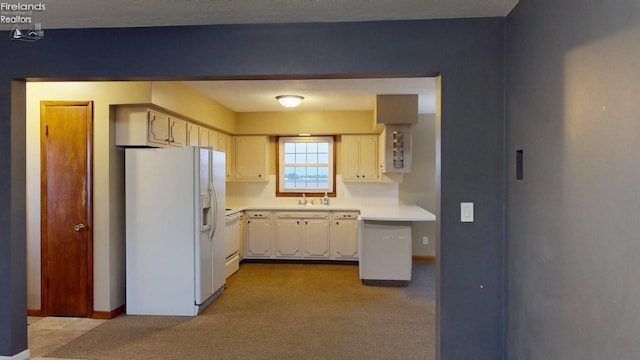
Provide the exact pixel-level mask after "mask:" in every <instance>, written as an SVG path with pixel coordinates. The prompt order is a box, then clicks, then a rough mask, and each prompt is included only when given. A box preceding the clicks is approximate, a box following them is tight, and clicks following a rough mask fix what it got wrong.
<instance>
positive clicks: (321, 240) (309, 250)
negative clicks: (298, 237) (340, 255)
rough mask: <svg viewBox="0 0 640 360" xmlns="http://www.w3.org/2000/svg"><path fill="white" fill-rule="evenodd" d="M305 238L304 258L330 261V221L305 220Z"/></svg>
mask: <svg viewBox="0 0 640 360" xmlns="http://www.w3.org/2000/svg"><path fill="white" fill-rule="evenodd" d="M302 221H304V236H303V238H302V243H303V249H304V257H305V258H316V259H328V258H329V256H330V253H329V220H327V219H322V220H321V219H303V220H302Z"/></svg>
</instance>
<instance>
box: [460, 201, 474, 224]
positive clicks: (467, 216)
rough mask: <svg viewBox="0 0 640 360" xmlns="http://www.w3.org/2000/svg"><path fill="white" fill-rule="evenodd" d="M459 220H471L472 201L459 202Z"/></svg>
mask: <svg viewBox="0 0 640 360" xmlns="http://www.w3.org/2000/svg"><path fill="white" fill-rule="evenodd" d="M460 222H473V203H472V202H462V203H460Z"/></svg>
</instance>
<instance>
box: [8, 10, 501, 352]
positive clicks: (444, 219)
mask: <svg viewBox="0 0 640 360" xmlns="http://www.w3.org/2000/svg"><path fill="white" fill-rule="evenodd" d="M45 31H46V33H45V38H44V39H43V40H40V41H37V42H33V43H21V42H18V41H9V40H4V41H0V54H11V56H2V57H0V129H1V130H4V131H5V133H7V132H8V131H9V130H11V131H12V132H14V133H15V134H14V135H15V136H16V138H17V140H16V141H17V142H16V144H17V146H16V147H15V148H14V149H10V147H9V144H8V142H7V141H5V142H2V143H0V200H2V201H0V219H2V220H1V221H2V222H1V223H0V225H3V226H0V239H1V241H0V269H2V270H3V271H2V272H0V290H1V291H2V296H0V298H1V299H2V300H0V301H2V302H0V314H3V316H2V318H1V319H0V339H1V340H0V356H2V355H12V354H15V353H16V352H17V351H21V350H22V349H24V348H25V347H26V339H25V336H23V333H26V331H25V328H26V325H25V322H26V314H25V310H24V308H25V304H26V300H25V293H26V289H25V283H24V271H25V263H24V262H25V253H24V242H25V235H24V209H23V205H24V195H25V194H24V165H23V164H22V163H23V162H24V154H23V153H22V152H23V151H24V143H22V146H20V142H21V141H22V142H23V140H20V139H19V138H22V139H23V138H24V124H21V123H20V120H19V119H17V120H16V121H14V122H13V123H12V122H11V120H10V104H9V94H10V92H9V90H10V89H9V84H10V82H9V80H10V79H14V78H28V77H33V78H52V77H55V78H62V79H83V78H84V79H87V78H101V79H110V78H111V79H113V78H129V79H132V78H137V79H140V78H173V79H176V78H181V77H182V78H184V77H190V78H206V77H216V76H221V77H222V76H225V77H226V76H231V77H234V76H236V77H256V76H258V77H259V76H270V75H288V76H295V77H300V76H323V75H326V74H335V75H341V74H394V75H395V76H398V75H401V74H420V75H434V74H440V75H441V77H442V82H441V83H442V87H441V95H442V97H441V108H442V114H441V121H440V123H439V124H438V135H439V137H440V145H441V147H440V152H439V156H440V159H439V160H440V165H441V166H440V169H439V170H440V173H439V174H440V182H439V184H440V189H439V190H440V194H439V195H440V197H439V206H440V208H439V209H438V211H437V212H438V214H440V220H439V223H438V226H439V238H440V243H439V247H438V265H439V269H440V271H439V273H438V274H439V280H438V302H437V306H438V321H439V334H440V336H439V338H438V340H437V341H438V351H439V354H440V355H441V358H442V359H470V358H473V359H490V360H495V359H501V358H503V353H504V326H505V322H504V315H505V312H504V309H505V304H504V299H505V297H504V295H505V278H504V266H505V260H504V246H505V243H504V237H505V233H504V219H503V214H504V202H505V199H504V164H503V162H504V19H501V18H486V19H467V20H434V21H399V22H364V23H327V24H280V25H250V26H249V25H246V26H245V25H243V26H240V25H237V26H200V27H172V28H140V29H92V30H84V29H83V30H45ZM3 36H5V37H4V39H7V38H8V33H6V32H5V33H0V39H1V38H2V37H3ZM22 106H24V105H22ZM11 144H13V143H11ZM10 155H11V158H10V157H9V156H10ZM10 159H13V163H15V164H17V166H16V167H11V165H12V161H10ZM20 165H21V166H20ZM12 196H13V198H14V199H17V200H16V202H14V203H11V202H9V201H8V200H9V199H11V197H12ZM461 201H474V202H475V203H476V221H475V222H474V223H467V224H461V223H460V222H459V214H460V210H459V203H460V202H461ZM9 220H13V222H12V223H10V221H9ZM4 225H7V226H4ZM6 267H11V269H10V271H4V270H5V268H6ZM11 306H13V308H11ZM14 309H15V312H11V311H12V310H14ZM5 313H6V314H8V313H11V314H15V315H14V318H9V317H7V316H4V314H5ZM416 336H420V334H416Z"/></svg>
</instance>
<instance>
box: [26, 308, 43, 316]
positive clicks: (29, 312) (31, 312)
mask: <svg viewBox="0 0 640 360" xmlns="http://www.w3.org/2000/svg"><path fill="white" fill-rule="evenodd" d="M27 316H42V309H27Z"/></svg>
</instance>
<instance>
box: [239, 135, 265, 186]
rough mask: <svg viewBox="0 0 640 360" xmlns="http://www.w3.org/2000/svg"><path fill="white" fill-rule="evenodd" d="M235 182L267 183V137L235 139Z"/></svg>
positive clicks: (240, 137)
mask: <svg viewBox="0 0 640 360" xmlns="http://www.w3.org/2000/svg"><path fill="white" fill-rule="evenodd" d="M235 145H236V146H235V180H249V181H267V145H268V143H267V137H266V136H236V137H235Z"/></svg>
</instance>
